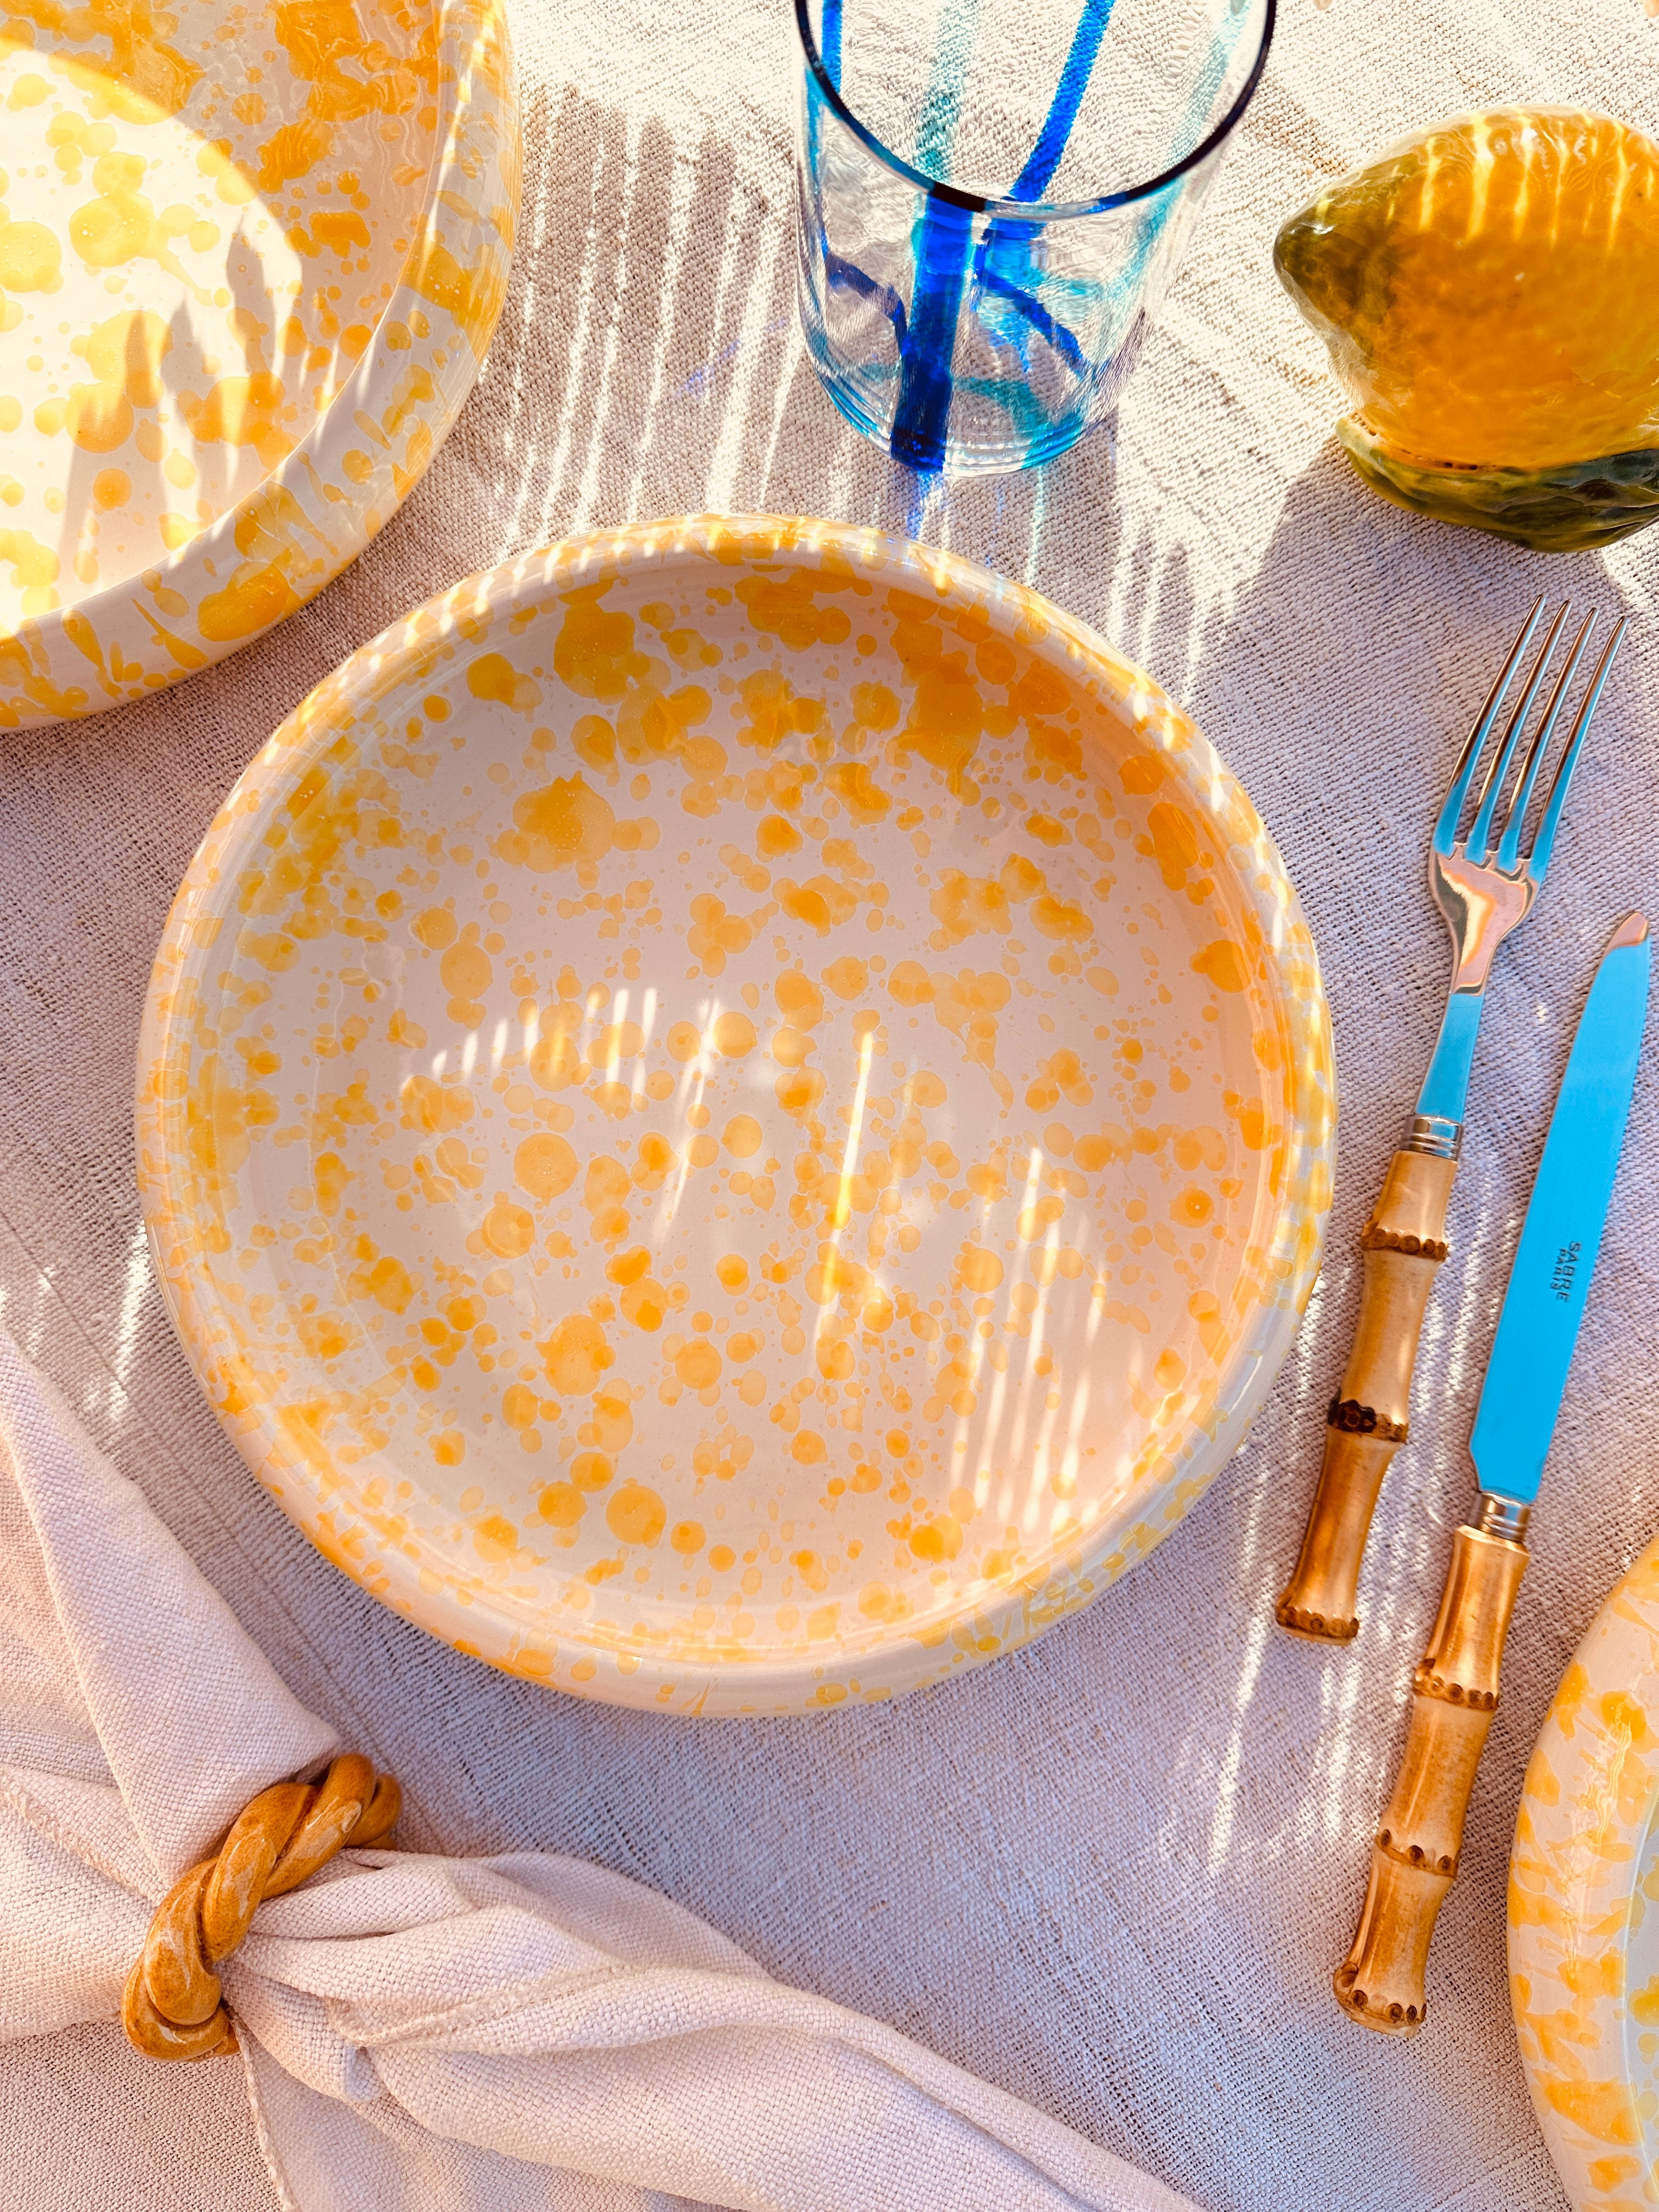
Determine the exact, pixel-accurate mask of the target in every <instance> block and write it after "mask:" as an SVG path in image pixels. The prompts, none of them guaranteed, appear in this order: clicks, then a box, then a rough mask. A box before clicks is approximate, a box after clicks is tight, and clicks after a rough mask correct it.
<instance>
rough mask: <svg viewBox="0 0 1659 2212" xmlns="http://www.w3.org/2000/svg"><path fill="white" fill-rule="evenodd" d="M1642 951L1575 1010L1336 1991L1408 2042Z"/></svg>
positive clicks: (1603, 1168)
mask: <svg viewBox="0 0 1659 2212" xmlns="http://www.w3.org/2000/svg"><path fill="white" fill-rule="evenodd" d="M1651 960H1652V946H1651V945H1650V942H1649V938H1648V925H1647V922H1646V921H1645V920H1644V917H1643V916H1642V915H1639V914H1633V915H1631V916H1630V917H1629V919H1628V920H1627V921H1625V922H1623V923H1621V924H1620V927H1619V928H1618V929H1617V930H1615V931H1614V933H1613V938H1612V940H1611V942H1610V943H1609V945H1608V946H1607V951H1605V952H1604V953H1603V954H1602V956H1601V964H1600V965H1599V966H1598V968H1597V969H1596V971H1595V981H1594V982H1593V983H1592V985H1591V987H1590V994H1589V1000H1588V1001H1587V1003H1586V1005H1585V1007H1584V1011H1583V1014H1582V1016H1581V1017H1580V1018H1579V1023H1578V1028H1577V1034H1576V1035H1575V1036H1574V1038H1573V1042H1572V1051H1571V1054H1570V1055H1569V1057H1568V1060H1567V1069H1566V1073H1565V1075H1564V1076H1563V1078H1562V1079H1561V1089H1560V1093H1559V1097H1557V1099H1556V1103H1555V1112H1554V1114H1553V1116H1552V1117H1551V1121H1550V1128H1549V1135H1548V1138H1547V1140H1546V1142H1545V1146H1544V1157H1543V1158H1542V1160H1541V1162H1540V1164H1539V1169H1538V1176H1537V1180H1536V1181H1535V1182H1534V1184H1533V1190H1532V1199H1531V1201H1530V1203H1529V1204H1528V1207H1527V1218H1526V1222H1525V1225H1523V1227H1522V1231H1521V1242H1520V1244H1519V1246H1518V1247H1517V1249H1516V1255H1515V1264H1514V1266H1513V1267H1511V1268H1510V1280H1509V1288H1508V1290H1507V1291H1505V1293H1504V1310H1503V1312H1502V1314H1501V1315H1500V1316H1499V1317H1498V1334H1497V1337H1496V1339H1495V1340H1494V1341H1493V1344H1492V1357H1491V1358H1490V1359H1489V1360H1488V1361H1487V1363H1486V1381H1485V1383H1483V1384H1482V1386H1481V1391H1480V1406H1479V1407H1478V1409H1477V1411H1476V1413H1475V1417H1474V1432H1473V1434H1472V1435H1471V1437H1470V1438H1469V1455H1470V1457H1471V1458H1472V1459H1473V1460H1474V1468H1475V1474H1476V1475H1477V1477H1478V1478H1479V1480H1480V1504H1479V1510H1478V1511H1477V1513H1476V1516H1475V1519H1474V1525H1473V1526H1466V1527H1464V1528H1459V1529H1458V1530H1456V1532H1455V1534H1454V1535H1453V1538H1452V1558H1451V1566H1450V1569H1449V1572H1448V1575H1447V1577H1446V1587H1445V1589H1444V1590H1443V1593H1442V1595H1441V1599H1440V1611H1439V1613H1438V1615H1437V1618H1436V1620H1435V1624H1434V1631H1433V1633H1432V1634H1431V1636H1430V1638H1429V1643H1428V1649H1427V1650H1425V1653H1424V1655H1423V1658H1422V1662H1421V1663H1420V1664H1419V1667H1418V1669H1417V1674H1416V1677H1415V1679H1414V1680H1413V1686H1412V1689H1413V1694H1412V1711H1411V1724H1410V1728H1409V1730H1408V1732H1407V1738H1406V1750H1405V1755H1404V1757H1403V1759H1401V1766H1400V1772H1399V1776H1398V1778H1397V1779H1396V1781H1395V1787H1394V1795H1393V1796H1392V1797H1390V1799H1389V1803H1388V1808H1387V1810H1386V1811H1385V1812H1384V1814H1383V1820H1382V1825H1381V1826H1380V1828H1379V1829H1378V1831H1377V1834H1376V1841H1375V1843H1374V1844H1373V1845H1372V1847H1371V1869H1370V1883H1369V1885H1368V1887H1367V1888H1366V1891H1365V1903H1364V1909H1363V1911H1361V1914H1360V1918H1359V1929H1358V1934H1357V1935H1356V1936H1355V1937H1354V1940H1353V1948H1352V1950H1350V1952H1349V1953H1348V1955H1347V1957H1346V1959H1345V1960H1343V1962H1342V1964H1341V1966H1339V1967H1338V1969H1337V1971H1336V1974H1335V1977H1334V1988H1335V1990H1336V1996H1337V2002H1339V2003H1340V2005H1341V2007H1342V2008H1343V2010H1344V2011H1345V2012H1346V2013H1347V2014H1348V2015H1350V2016H1351V2017H1352V2019H1354V2020H1358V2021H1363V2022H1364V2025H1365V2026H1366V2027H1374V2028H1377V2029H1379V2030H1380V2031H1381V2032H1382V2033H1383V2034H1385V2035H1398V2036H1407V2035H1415V2034H1416V2033H1417V2031H1418V2029H1419V2027H1421V2026H1422V2024H1423V2019H1424V2015H1425V2012H1426V2010H1427V2006H1426V2004H1425V1999H1424V1993H1423V1983H1424V1973H1425V1967H1426V1966H1427V1963H1428V1955H1429V1943H1430V1940H1431V1937H1432V1936H1433V1934H1434V1923H1435V1918H1436V1916H1437V1913H1438V1912H1439V1911H1440V1907H1441V1905H1442V1903H1443V1901H1444V1899H1445V1895H1446V1893H1447V1891H1448V1890H1449V1888H1450V1887H1451V1885H1452V1881H1453V1880H1454V1878H1455V1875H1456V1873H1457V1861H1458V1854H1459V1852H1460V1850H1462V1842H1463V1820H1464V1816H1465V1814H1466V1813H1467V1812H1468V1802H1469V1792H1470V1790H1472V1789H1473V1787H1474V1775H1475V1769H1476V1767H1477V1766H1478V1765H1480V1753H1481V1752H1482V1750H1483V1749H1484V1748H1485V1746H1486V1733H1487V1730H1488V1729H1490V1728H1491V1726H1492V1714H1493V1713H1494V1711H1496V1710H1497V1706H1498V1667H1499V1662H1500V1661H1501V1660H1502V1657H1503V1652H1504V1638H1505V1636H1506V1635H1507V1634H1508V1632H1509V1625H1510V1614H1511V1613H1512V1612H1513V1611H1514V1609H1515V1600H1516V1592H1517V1591H1518V1590H1519V1589H1520V1587H1521V1577H1522V1575H1523V1574H1524V1573H1525V1571H1526V1567H1527V1548H1526V1542H1525V1538H1526V1533H1527V1523H1528V1518H1529V1516H1530V1514H1531V1510H1532V1506H1533V1504H1534V1500H1535V1499H1536V1498H1537V1496H1538V1486H1539V1482H1540V1480H1541V1477H1542V1474H1543V1472H1544V1461H1545V1458H1546V1455H1547V1453H1548V1451H1549V1448H1550V1439H1551V1437H1553V1434H1554V1431H1555V1421H1556V1415H1557V1413H1559V1409H1560V1404H1561V1396H1562V1393H1563V1391H1564V1390H1565V1388H1566V1381H1567V1370H1568V1369H1569V1367H1570V1366H1571V1363H1572V1354H1573V1347H1574V1346H1575V1345H1576V1343H1577V1338H1578V1324H1579V1322H1580V1321H1581V1320H1582V1319H1583V1311H1584V1301H1585V1299H1586V1297H1588V1295H1589V1282H1590V1275H1591V1273H1592V1271H1593V1269H1594V1268H1595V1255H1596V1253H1597V1251H1598V1250H1599V1249H1600V1247H1601V1230H1602V1225H1603V1224H1604V1222H1605V1221H1606V1219H1607V1206H1608V1202H1609V1200H1611V1198H1612V1196H1613V1177H1614V1176H1615V1174H1616V1172H1617V1170H1618V1166H1619V1153H1620V1146H1622V1144H1623V1142H1624V1135H1625V1123H1626V1119H1627V1117H1628V1115H1629V1112H1630V1102H1631V1094H1632V1091H1633V1090H1634V1089H1635V1085H1636V1070H1637V1066H1638V1062H1639V1060H1640V1057H1641V1049H1642V1033H1643V1030H1644V1025H1645V1024H1646V1020H1647V1006H1648V978H1649V971H1650V966H1651Z"/></svg>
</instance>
